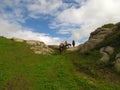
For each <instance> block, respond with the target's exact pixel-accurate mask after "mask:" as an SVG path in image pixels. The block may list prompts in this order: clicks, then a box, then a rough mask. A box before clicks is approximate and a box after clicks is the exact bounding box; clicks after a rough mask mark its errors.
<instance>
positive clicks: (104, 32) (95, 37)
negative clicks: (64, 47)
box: [81, 27, 116, 53]
mask: <svg viewBox="0 0 120 90" xmlns="http://www.w3.org/2000/svg"><path fill="white" fill-rule="evenodd" d="M115 28H116V27H113V28H103V27H101V28H98V29H97V30H95V31H94V32H92V33H91V34H90V37H89V40H88V41H87V42H85V43H84V44H83V46H82V47H81V52H83V53H84V52H87V51H88V50H90V49H93V48H94V47H95V46H96V45H97V44H99V43H100V42H102V41H103V40H104V38H105V37H106V36H108V35H109V34H110V33H112V32H113V31H114V30H115Z"/></svg>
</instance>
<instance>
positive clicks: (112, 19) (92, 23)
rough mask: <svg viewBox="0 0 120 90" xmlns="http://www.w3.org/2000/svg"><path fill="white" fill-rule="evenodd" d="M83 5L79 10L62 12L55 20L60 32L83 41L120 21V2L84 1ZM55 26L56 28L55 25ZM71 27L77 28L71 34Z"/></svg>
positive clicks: (112, 0)
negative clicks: (101, 28)
mask: <svg viewBox="0 0 120 90" xmlns="http://www.w3.org/2000/svg"><path fill="white" fill-rule="evenodd" d="M76 1H79V0H76ZM81 5H82V6H81V7H79V8H76V7H71V8H68V9H66V10H64V11H62V12H61V13H60V14H59V15H58V16H57V17H56V19H55V22H56V23H57V24H56V27H57V28H58V27H59V28H60V31H64V32H65V31H66V34H68V33H69V34H71V37H70V38H73V39H77V40H80V39H83V38H85V37H88V36H89V34H90V33H91V32H92V31H93V30H95V29H96V28H98V27H100V26H102V25H104V24H107V23H116V22H119V21H120V17H119V16H120V12H119V8H120V0H86V1H85V0H84V1H83V4H81ZM55 22H54V23H55ZM63 23H64V24H63ZM66 24H67V25H68V26H67V29H66V26H65V25H66ZM53 25H54V27H55V24H53ZM71 25H74V26H75V25H76V26H77V27H74V28H72V29H73V30H71V32H70V31H69V29H70V28H71ZM61 27H62V28H61ZM64 27H65V29H64V30H63V28H64ZM69 27H70V28H69ZM67 32H68V33H67Z"/></svg>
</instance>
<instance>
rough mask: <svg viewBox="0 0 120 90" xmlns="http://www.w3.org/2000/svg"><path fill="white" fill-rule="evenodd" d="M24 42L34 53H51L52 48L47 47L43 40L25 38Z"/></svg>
mask: <svg viewBox="0 0 120 90" xmlns="http://www.w3.org/2000/svg"><path fill="white" fill-rule="evenodd" d="M26 43H27V44H28V45H30V46H31V48H30V49H31V50H33V51H34V53H36V54H52V53H53V50H52V49H51V48H49V47H48V46H47V45H46V44H45V43H44V42H40V41H35V40H26Z"/></svg>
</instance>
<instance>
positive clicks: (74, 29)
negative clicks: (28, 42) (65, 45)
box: [0, 0, 120, 44]
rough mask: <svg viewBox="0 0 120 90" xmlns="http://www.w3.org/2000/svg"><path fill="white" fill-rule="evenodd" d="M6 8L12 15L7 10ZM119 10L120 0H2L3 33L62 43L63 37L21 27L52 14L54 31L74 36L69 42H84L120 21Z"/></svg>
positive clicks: (0, 13) (1, 31)
mask: <svg viewBox="0 0 120 90" xmlns="http://www.w3.org/2000/svg"><path fill="white" fill-rule="evenodd" d="M67 1H69V0H67ZM72 1H75V3H72ZM69 2H70V1H69ZM6 7H8V9H10V12H9V10H8V11H6V10H5V9H6ZM119 9H120V0H71V2H70V3H68V2H67V3H66V2H65V0H25V1H23V0H1V1H0V16H1V17H0V18H1V19H0V20H1V21H0V26H2V27H1V29H0V34H1V35H4V36H7V37H12V36H19V37H23V38H25V39H36V40H44V41H45V42H46V43H47V44H51V43H56V42H59V41H60V40H59V38H54V37H51V36H49V35H46V34H40V33H35V32H33V31H32V29H28V28H27V29H26V28H25V27H22V25H20V24H18V22H22V23H25V21H26V19H28V18H31V17H32V18H33V19H36V18H45V17H44V15H47V16H48V18H49V15H50V16H52V20H51V22H50V23H49V27H50V28H51V29H56V30H58V31H57V33H59V34H64V35H65V34H69V35H71V36H70V38H69V40H72V39H75V40H82V39H83V38H85V37H88V36H89V34H90V33H91V32H92V31H94V30H95V29H96V28H98V27H100V26H102V25H103V24H107V23H116V22H119V21H120V12H119ZM2 19H4V21H3V20H2Z"/></svg>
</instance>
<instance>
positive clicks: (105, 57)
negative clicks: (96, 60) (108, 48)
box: [100, 47, 110, 63]
mask: <svg viewBox="0 0 120 90" xmlns="http://www.w3.org/2000/svg"><path fill="white" fill-rule="evenodd" d="M100 53H101V54H102V58H101V59H100V61H102V62H104V63H108V62H109V59H110V57H109V54H108V53H107V52H105V48H104V47H103V48H101V49H100Z"/></svg>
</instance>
